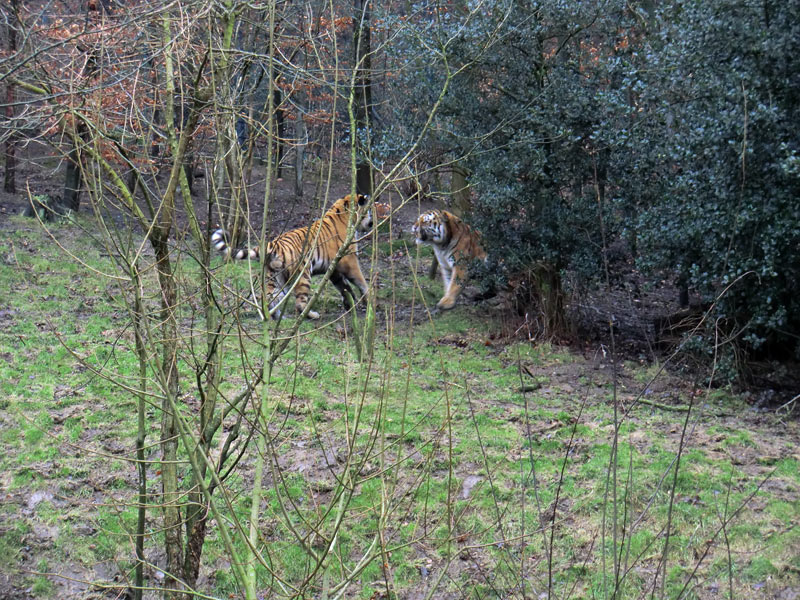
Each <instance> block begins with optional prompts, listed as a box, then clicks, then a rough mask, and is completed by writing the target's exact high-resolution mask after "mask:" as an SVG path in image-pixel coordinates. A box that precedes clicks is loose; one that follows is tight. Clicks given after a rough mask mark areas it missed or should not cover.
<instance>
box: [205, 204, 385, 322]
mask: <svg viewBox="0 0 800 600" xmlns="http://www.w3.org/2000/svg"><path fill="white" fill-rule="evenodd" d="M351 203H352V196H351V195H347V196H345V197H344V198H339V199H338V200H337V201H336V202H334V203H333V206H331V208H330V209H329V210H328V211H327V212H326V213H325V215H324V216H323V217H322V218H321V219H319V220H317V221H314V222H313V223H312V224H311V225H310V226H306V227H299V228H297V229H292V230H291V231H287V232H285V233H282V234H280V235H279V236H277V237H276V238H275V239H273V240H272V241H271V242H269V243H268V244H267V247H266V249H265V252H264V256H265V266H266V270H267V271H268V273H267V274H266V279H265V281H266V283H265V292H266V293H267V294H268V296H269V297H270V298H271V302H270V313H271V314H272V315H273V317H276V318H277V317H279V316H280V314H281V311H280V309H276V308H275V307H276V306H277V305H278V304H279V303H280V302H281V301H282V300H283V298H284V296H285V295H286V294H287V292H288V291H289V288H291V286H292V284H293V285H294V297H295V308H296V310H297V312H298V314H299V313H302V312H303V310H305V308H306V305H307V304H308V298H309V295H310V292H311V285H310V279H311V276H312V275H318V274H322V273H325V272H326V271H327V270H328V267H329V266H330V264H331V262H332V261H333V259H334V257H335V256H336V255H337V254H338V252H339V249H340V248H341V247H342V244H343V243H344V240H345V237H346V235H347V223H348V221H349V219H350V210H351ZM368 204H369V197H368V196H364V195H360V194H359V195H358V196H357V206H356V209H357V211H358V212H357V216H358V220H357V221H356V230H358V231H367V230H369V229H370V228H372V211H371V210H370V209H367V210H366V211H364V207H365V206H367V205H368ZM211 244H212V245H213V246H214V248H215V249H216V250H217V251H218V252H221V253H223V254H225V255H227V256H230V257H231V258H234V259H237V260H243V259H250V260H258V259H259V258H260V255H261V252H260V250H259V248H258V247H255V248H239V249H232V248H230V246H228V243H227V240H226V237H225V232H224V230H222V229H218V230H216V231H215V232H214V233H213V234H212V235H211ZM312 246H313V247H312ZM357 249H358V248H357V244H356V243H355V242H353V243H352V244H351V246H350V248H349V249H348V253H347V254H345V255H344V256H342V258H341V259H340V260H339V263H338V264H337V265H336V269H335V270H334V271H333V273H332V275H331V282H332V283H333V285H334V286H335V287H336V289H337V290H339V293H340V294H341V295H342V300H343V302H344V305H345V308H347V309H349V308H351V307H352V306H353V299H354V298H355V295H354V294H353V289H352V287H351V286H350V284H351V283H352V284H355V285H356V287H358V289H359V291H360V292H361V296H363V295H364V294H366V293H367V282H366V280H365V279H364V275H363V274H362V273H361V265H359V263H358V258H357V256H356V254H355V252H356V250H357ZM295 279H296V282H295ZM276 288H277V290H278V291H277V297H273V296H274V294H275V290H276ZM308 317H309V318H310V319H318V318H319V313H318V312H316V311H314V310H310V311H308Z"/></svg>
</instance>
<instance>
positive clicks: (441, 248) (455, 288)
mask: <svg viewBox="0 0 800 600" xmlns="http://www.w3.org/2000/svg"><path fill="white" fill-rule="evenodd" d="M411 232H412V233H413V234H414V237H415V238H416V243H417V244H418V245H421V244H424V245H427V246H432V247H433V253H434V254H435V255H436V260H437V261H438V263H439V271H440V272H441V274H442V282H443V283H444V296H442V298H441V300H439V302H437V303H436V306H437V307H438V308H440V309H441V310H449V309H451V308H453V307H454V306H455V305H456V299H457V298H458V295H459V294H460V293H461V288H462V287H463V285H464V282H465V280H466V278H467V263H468V262H469V261H470V260H476V259H477V260H482V261H485V260H486V252H485V251H484V249H483V246H482V244H481V235H480V233H478V232H477V231H475V230H474V229H472V228H471V227H470V226H469V225H467V224H466V223H464V221H462V220H461V219H459V218H458V217H457V216H455V215H454V214H453V213H450V212H447V211H446V210H429V211H427V212H424V213H422V214H421V215H420V216H419V218H418V219H417V221H416V223H414V225H413V226H412V227H411ZM432 271H433V270H432Z"/></svg>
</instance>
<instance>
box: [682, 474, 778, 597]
mask: <svg viewBox="0 0 800 600" xmlns="http://www.w3.org/2000/svg"><path fill="white" fill-rule="evenodd" d="M776 471H777V468H776V469H773V470H772V471H770V472H769V473H767V476H766V477H764V479H763V480H762V481H761V482H759V484H758V486H756V489H754V490H753V491H752V492H751V493H750V494H749V495H748V496H747V498H745V499H744V500H743V501H742V503H741V504H740V505H739V506H738V507H737V508H736V510H735V511H733V512H732V513H731V516H730V518H728V519H726V520H725V521H724V522H723V523H722V524H721V525H720V526H719V527H718V528H717V530H716V531H715V532H714V535H712V536H711V540H710V541H712V542H713V541H714V540H715V539H717V536H718V535H719V533H720V531H723V530H724V529H725V528H726V527H727V526H728V524H729V523H731V522H732V521H733V519H735V518H736V517H737V516H738V514H739V513H740V512H741V510H742V509H743V508H744V507H745V506H747V505H748V504H749V503H750V500H752V499H753V498H754V497H755V495H756V494H757V493H758V492H760V491H761V488H762V487H763V486H764V484H766V483H767V481H769V480H770V479H771V478H772V476H773V475H774V474H775V472H776ZM712 546H713V544H706V548H705V550H703V554H702V555H701V556H700V558H698V559H697V564H696V565H695V566H694V569H693V570H692V572H691V573H690V574H689V577H687V579H686V583H684V584H683V588H681V591H680V593H679V594H678V596H677V600H680V599H681V598H683V594H684V592H686V588H687V587H689V582H690V581H692V579H694V576H695V575H696V574H697V571H698V569H699V568H700V565H701V564H702V563H703V561H704V560H705V558H706V556H708V553H709V551H710V550H711V547H712Z"/></svg>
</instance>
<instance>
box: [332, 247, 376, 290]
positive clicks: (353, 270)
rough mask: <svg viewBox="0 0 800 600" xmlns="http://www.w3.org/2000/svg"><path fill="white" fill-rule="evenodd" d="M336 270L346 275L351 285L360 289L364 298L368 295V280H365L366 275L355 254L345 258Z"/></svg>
mask: <svg viewBox="0 0 800 600" xmlns="http://www.w3.org/2000/svg"><path fill="white" fill-rule="evenodd" d="M336 270H337V271H339V273H341V274H342V275H344V277H345V278H347V280H348V281H349V282H350V283H352V284H354V285H355V286H356V287H358V289H359V290H360V291H361V297H362V298H363V297H364V296H366V295H367V291H369V286H367V280H366V279H364V274H363V273H362V272H361V265H359V264H358V258H357V257H356V255H355V254H348V255H347V256H343V257H342V260H340V261H339V265H338V266H337V269H336Z"/></svg>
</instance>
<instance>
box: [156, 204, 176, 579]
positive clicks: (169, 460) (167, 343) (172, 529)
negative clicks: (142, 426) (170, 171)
mask: <svg viewBox="0 0 800 600" xmlns="http://www.w3.org/2000/svg"><path fill="white" fill-rule="evenodd" d="M170 203H171V200H169V201H165V204H167V205H168V204H170ZM172 212H173V211H172V210H170V207H169V206H165V207H164V209H163V210H162V217H161V219H162V223H165V224H166V226H163V225H159V226H157V227H156V228H155V229H154V231H153V233H152V234H151V236H150V241H151V244H152V246H153V250H154V252H155V255H156V261H157V270H158V282H159V286H160V288H161V340H160V344H161V348H162V354H161V375H162V377H163V378H164V381H165V384H166V386H165V387H166V389H164V390H163V393H164V400H163V402H162V405H161V441H160V446H161V489H162V492H163V496H162V499H161V501H162V503H163V509H164V546H165V550H166V553H167V578H166V580H165V582H164V586H165V588H167V589H180V588H181V587H182V586H181V585H180V583H179V580H180V579H183V575H184V574H183V540H182V535H181V524H182V521H181V506H180V501H181V500H180V498H181V495H182V494H181V491H180V489H179V487H178V464H177V460H178V426H177V422H176V415H175V413H174V411H173V410H172V405H173V403H177V399H178V365H177V359H178V356H177V330H178V329H177V323H176V320H175V312H174V311H175V304H176V300H177V288H176V285H175V278H174V276H173V273H172V264H171V262H170V256H169V243H168V240H169V229H170V227H169V224H170V223H171V221H172Z"/></svg>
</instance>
